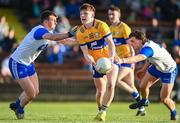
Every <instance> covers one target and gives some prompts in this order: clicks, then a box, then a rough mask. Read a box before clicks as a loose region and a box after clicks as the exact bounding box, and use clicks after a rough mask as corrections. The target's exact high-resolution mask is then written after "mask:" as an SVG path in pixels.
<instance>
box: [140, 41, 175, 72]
mask: <svg viewBox="0 0 180 123" xmlns="http://www.w3.org/2000/svg"><path fill="white" fill-rule="evenodd" d="M140 54H144V55H146V56H147V58H148V59H147V60H148V61H149V62H150V63H152V64H153V65H154V66H155V67H156V69H158V70H159V71H161V72H163V73H168V72H172V71H173V70H174V69H175V68H176V62H175V61H174V60H173V58H172V56H171V55H170V54H169V53H168V51H167V50H166V49H165V48H164V47H162V46H161V45H159V44H157V43H155V42H153V41H150V40H149V41H148V42H146V43H145V44H144V46H143V47H142V49H141V51H140Z"/></svg>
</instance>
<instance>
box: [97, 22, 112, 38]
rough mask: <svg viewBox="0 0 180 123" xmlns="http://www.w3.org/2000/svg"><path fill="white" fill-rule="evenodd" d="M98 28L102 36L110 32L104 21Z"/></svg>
mask: <svg viewBox="0 0 180 123" xmlns="http://www.w3.org/2000/svg"><path fill="white" fill-rule="evenodd" d="M99 29H100V33H101V34H102V36H103V37H104V36H108V35H109V34H111V30H110V28H109V26H108V25H107V24H106V23H102V25H101V26H100V28H99Z"/></svg>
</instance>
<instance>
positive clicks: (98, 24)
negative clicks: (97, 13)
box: [94, 19, 107, 27]
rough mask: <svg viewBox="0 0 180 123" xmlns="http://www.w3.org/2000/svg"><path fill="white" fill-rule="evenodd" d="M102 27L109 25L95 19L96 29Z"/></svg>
mask: <svg viewBox="0 0 180 123" xmlns="http://www.w3.org/2000/svg"><path fill="white" fill-rule="evenodd" d="M102 25H107V23H106V22H104V21H102V20H99V19H95V22H94V26H95V27H98V26H102Z"/></svg>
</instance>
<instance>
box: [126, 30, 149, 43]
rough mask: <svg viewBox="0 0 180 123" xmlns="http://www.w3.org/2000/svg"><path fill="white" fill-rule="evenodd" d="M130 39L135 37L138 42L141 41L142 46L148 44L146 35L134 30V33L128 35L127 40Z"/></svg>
mask: <svg viewBox="0 0 180 123" xmlns="http://www.w3.org/2000/svg"><path fill="white" fill-rule="evenodd" d="M131 37H135V38H136V39H138V40H142V42H143V44H144V43H146V42H148V39H147V37H146V34H145V33H144V32H142V31H139V30H135V31H133V32H131V34H130V35H129V38H131Z"/></svg>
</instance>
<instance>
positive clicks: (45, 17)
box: [41, 10, 58, 23]
mask: <svg viewBox="0 0 180 123" xmlns="http://www.w3.org/2000/svg"><path fill="white" fill-rule="evenodd" d="M50 15H53V16H55V17H56V18H58V16H57V15H56V13H55V12H52V11H49V10H45V11H44V12H42V13H41V23H42V22H43V21H44V20H48V19H49V16H50Z"/></svg>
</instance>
